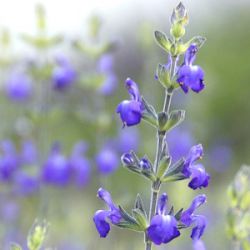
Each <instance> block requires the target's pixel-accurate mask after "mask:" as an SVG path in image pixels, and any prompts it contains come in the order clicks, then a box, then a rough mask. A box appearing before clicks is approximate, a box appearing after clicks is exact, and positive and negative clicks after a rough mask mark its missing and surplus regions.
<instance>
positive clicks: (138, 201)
mask: <svg viewBox="0 0 250 250" xmlns="http://www.w3.org/2000/svg"><path fill="white" fill-rule="evenodd" d="M134 208H136V209H139V210H141V212H142V213H143V214H144V216H145V218H147V213H146V209H145V207H144V204H143V201H142V198H141V196H140V194H137V196H136V199H135V205H134Z"/></svg>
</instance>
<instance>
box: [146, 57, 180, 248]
mask: <svg viewBox="0 0 250 250" xmlns="http://www.w3.org/2000/svg"><path fill="white" fill-rule="evenodd" d="M176 62H177V58H172V63H171V69H170V75H171V79H173V78H174V75H175V69H176ZM172 94H173V92H172V90H171V91H170V90H169V91H167V90H166V92H165V99H164V104H163V110H162V111H163V112H166V114H167V115H169V110H170V104H171V100H172ZM165 135H166V132H163V133H162V132H160V131H158V132H157V147H156V156H155V162H154V172H155V173H157V170H158V166H159V160H160V155H161V153H162V148H163V142H164V138H165ZM165 143H166V142H165ZM166 148H167V152H168V147H166ZM160 187H161V182H160V181H159V180H156V181H155V182H153V183H152V189H151V199H150V210H149V221H151V219H152V218H153V216H154V215H155V213H156V204H157V199H158V194H159V191H160ZM151 249H152V241H150V240H149V239H148V237H147V234H146V233H145V250H151Z"/></svg>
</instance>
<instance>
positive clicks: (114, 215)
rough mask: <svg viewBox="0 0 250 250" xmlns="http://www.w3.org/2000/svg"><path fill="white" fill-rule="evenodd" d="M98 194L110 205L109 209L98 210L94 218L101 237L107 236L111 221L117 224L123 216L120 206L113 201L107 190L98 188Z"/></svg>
mask: <svg viewBox="0 0 250 250" xmlns="http://www.w3.org/2000/svg"><path fill="white" fill-rule="evenodd" d="M97 196H98V197H99V198H100V199H101V200H103V201H104V202H105V203H106V204H107V206H108V207H109V210H98V211H96V213H95V215H94V218H93V220H94V223H95V226H96V229H97V231H98V233H99V234H100V237H106V236H107V235H108V233H109V231H110V225H109V222H111V223H112V224H114V225H116V224H118V223H119V222H120V221H121V219H122V216H121V214H120V210H119V208H118V207H117V206H116V205H115V204H114V203H113V201H112V198H111V195H110V193H109V192H108V191H107V190H105V189H103V188H100V189H99V190H98V193H97ZM108 220H109V222H108Z"/></svg>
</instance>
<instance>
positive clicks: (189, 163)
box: [182, 144, 210, 189]
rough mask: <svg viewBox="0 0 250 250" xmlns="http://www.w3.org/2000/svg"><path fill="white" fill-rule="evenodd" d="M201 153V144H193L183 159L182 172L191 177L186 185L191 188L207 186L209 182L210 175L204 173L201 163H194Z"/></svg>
mask: <svg viewBox="0 0 250 250" xmlns="http://www.w3.org/2000/svg"><path fill="white" fill-rule="evenodd" d="M202 155H203V148H202V145H201V144H198V145H195V146H193V147H192V148H191V149H190V151H189V153H188V156H187V158H186V160H185V163H184V167H183V170H182V173H183V174H184V175H185V176H186V178H190V177H191V181H190V182H189V184H188V186H189V187H190V188H192V189H197V188H202V187H207V186H208V184H209V180H210V176H209V175H208V174H207V173H206V171H205V169H204V167H203V166H202V165H201V164H194V163H195V162H196V161H197V160H199V159H200V158H201V157H202Z"/></svg>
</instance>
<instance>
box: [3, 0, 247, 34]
mask: <svg viewBox="0 0 250 250" xmlns="http://www.w3.org/2000/svg"><path fill="white" fill-rule="evenodd" d="M178 2H179V0H88V1H86V0H40V1H37V0H0V28H2V27H7V28H8V29H9V30H10V32H11V33H12V35H13V34H14V35H16V34H18V33H24V32H25V33H29V34H33V33H34V31H35V22H34V20H35V16H34V6H35V4H36V3H42V4H43V5H44V6H45V9H46V12H47V21H48V26H49V33H51V34H55V33H63V34H75V33H78V34H79V33H84V27H86V26H85V25H86V19H88V18H89V17H90V15H91V14H98V15H100V16H101V17H102V19H103V20H104V23H106V24H107V26H108V27H113V26H115V27H116V29H117V28H118V29H119V26H121V27H123V26H124V25H126V22H127V20H126V18H127V19H128V20H129V19H131V18H132V20H134V18H136V17H137V16H141V17H142V18H144V19H145V20H148V21H150V20H154V19H155V18H156V16H157V15H159V14H160V15H165V11H166V20H168V16H169V14H170V11H171V9H172V8H173V7H174V6H175V5H176V4H178ZM183 3H184V4H185V5H186V6H187V7H188V9H189V10H190V12H191V15H192V13H194V12H195V16H196V18H199V19H200V18H202V19H203V20H204V19H207V18H209V17H211V18H219V17H218V16H217V15H213V14H214V13H213V12H214V10H215V9H216V11H217V12H218V8H219V9H221V10H222V11H223V6H224V5H223V4H225V5H227V6H231V7H232V8H233V6H234V5H241V4H242V5H244V7H245V6H249V7H250V0H183ZM216 11H215V12H216ZM224 12H225V10H224ZM200 20H201V19H200ZM129 25H131V22H130V23H129Z"/></svg>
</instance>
